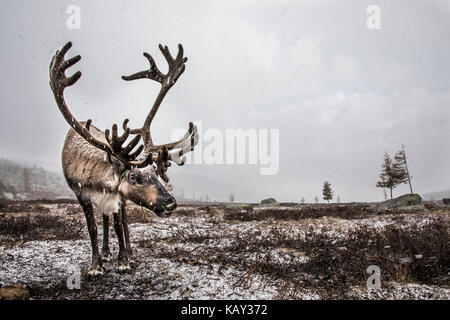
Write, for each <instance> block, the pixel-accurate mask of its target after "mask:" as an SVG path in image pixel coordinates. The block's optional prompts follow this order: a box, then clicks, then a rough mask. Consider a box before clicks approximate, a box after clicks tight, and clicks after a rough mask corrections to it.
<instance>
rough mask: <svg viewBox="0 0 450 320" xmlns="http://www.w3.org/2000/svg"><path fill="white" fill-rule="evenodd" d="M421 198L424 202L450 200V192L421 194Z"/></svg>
mask: <svg viewBox="0 0 450 320" xmlns="http://www.w3.org/2000/svg"><path fill="white" fill-rule="evenodd" d="M421 196H422V199H423V200H425V201H431V200H442V199H443V198H450V190H444V191H436V192H427V193H422V194H421Z"/></svg>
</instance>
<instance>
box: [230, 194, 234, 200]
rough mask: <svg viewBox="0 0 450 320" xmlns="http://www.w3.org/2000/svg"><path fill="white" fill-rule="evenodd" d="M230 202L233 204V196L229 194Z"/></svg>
mask: <svg viewBox="0 0 450 320" xmlns="http://www.w3.org/2000/svg"><path fill="white" fill-rule="evenodd" d="M230 202H234V195H233V194H232V193H231V194H230Z"/></svg>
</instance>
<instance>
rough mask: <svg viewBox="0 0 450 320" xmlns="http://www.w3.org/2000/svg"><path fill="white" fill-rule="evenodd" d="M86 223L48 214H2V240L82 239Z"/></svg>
mask: <svg viewBox="0 0 450 320" xmlns="http://www.w3.org/2000/svg"><path fill="white" fill-rule="evenodd" d="M83 228H84V225H83V224H82V223H80V222H79V221H78V220H76V219H65V218H63V217H58V216H52V215H48V214H41V213H37V214H33V215H18V216H15V215H11V214H7V215H0V235H3V237H1V238H0V241H2V239H3V242H10V241H30V240H48V239H58V240H70V239H81V238H82V230H83ZM6 236H7V237H6Z"/></svg>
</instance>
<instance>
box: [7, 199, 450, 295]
mask: <svg viewBox="0 0 450 320" xmlns="http://www.w3.org/2000/svg"><path fill="white" fill-rule="evenodd" d="M128 207H129V210H128V215H129V222H130V234H131V241H132V246H133V249H134V257H135V260H136V261H137V264H136V266H135V267H134V268H133V269H132V271H131V272H129V273H127V274H121V273H119V272H118V271H117V270H116V267H117V260H116V259H117V251H118V247H117V239H116V237H115V234H114V232H113V230H112V228H111V232H110V234H111V249H112V255H113V259H112V260H111V261H110V262H108V263H106V265H105V272H104V275H103V276H102V277H97V278H93V279H92V278H88V276H87V270H88V268H89V262H90V258H91V256H90V250H91V249H90V241H89V237H88V234H87V230H86V227H85V222H84V216H83V214H82V212H81V210H80V209H79V206H78V205H76V204H73V203H40V202H36V201H35V202H10V203H7V204H3V205H1V206H0V286H6V285H11V284H14V285H20V286H23V287H25V288H26V289H27V290H28V291H29V292H30V298H31V299H446V300H447V299H449V298H450V281H449V272H450V262H449V257H450V254H449V249H448V247H449V246H448V243H449V241H450V240H449V221H450V208H449V207H448V206H443V205H440V206H436V205H428V206H427V207H424V206H414V207H409V208H399V209H395V210H389V209H383V210H380V209H377V208H376V207H375V206H374V205H370V204H333V205H299V206H292V207H282V206H281V207H257V206H246V207H244V206H242V207H231V208H229V207H225V206H210V207H193V206H191V207H181V208H179V209H177V211H176V212H175V213H174V214H173V215H172V216H171V217H169V218H165V219H163V218H158V217H156V216H154V215H153V214H152V213H151V212H150V211H143V210H142V209H141V208H138V207H137V206H134V205H131V204H130V205H129V206H128ZM98 218H99V217H98ZM97 220H98V226H99V228H98V229H99V233H100V236H101V233H102V227H101V220H100V219H97ZM100 239H101V238H100ZM370 265H377V266H379V267H380V274H381V278H380V281H381V289H380V290H372V291H370V292H369V291H368V289H367V284H366V282H367V278H368V277H369V276H370V274H368V273H367V272H366V269H367V267H369V266H370ZM77 270H79V271H80V277H81V279H80V289H72V290H71V289H69V288H68V287H67V280H68V278H69V277H70V276H71V275H73V274H74V273H76V272H77Z"/></svg>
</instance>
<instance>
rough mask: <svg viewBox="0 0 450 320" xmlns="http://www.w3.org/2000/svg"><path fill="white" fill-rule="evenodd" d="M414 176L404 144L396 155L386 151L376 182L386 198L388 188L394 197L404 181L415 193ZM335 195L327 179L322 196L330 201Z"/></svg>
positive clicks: (316, 198)
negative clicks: (412, 180) (413, 186)
mask: <svg viewBox="0 0 450 320" xmlns="http://www.w3.org/2000/svg"><path fill="white" fill-rule="evenodd" d="M411 179H412V176H411V175H410V172H409V168H408V160H407V157H406V151H405V146H404V145H402V149H401V150H399V151H397V152H396V153H395V154H394V157H393V158H391V156H390V155H389V154H388V152H387V151H386V152H385V154H384V157H383V163H382V165H381V173H380V176H379V180H378V181H377V183H376V186H377V187H378V188H383V191H384V195H385V199H386V198H387V195H386V190H389V193H390V197H391V199H392V198H393V190H394V189H395V188H396V187H397V186H398V185H400V184H402V183H405V184H406V183H408V184H409V190H410V192H411V194H412V193H413V189H412V183H411ZM333 197H334V191H333V189H332V187H331V184H330V183H329V182H328V181H327V180H325V182H324V183H323V187H322V198H323V200H325V201H327V202H328V203H330V201H331V200H332V199H333ZM314 202H315V203H318V202H319V197H318V196H317V195H316V196H315V197H314ZM336 202H337V203H340V202H341V199H340V197H339V196H337V198H336ZM300 203H302V204H304V203H305V198H304V197H303V196H302V197H301V200H300Z"/></svg>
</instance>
